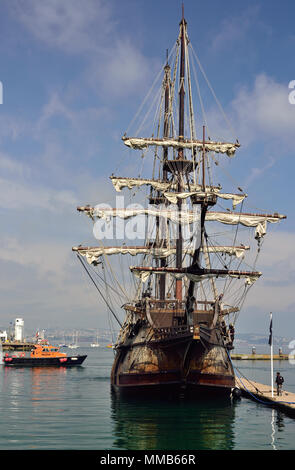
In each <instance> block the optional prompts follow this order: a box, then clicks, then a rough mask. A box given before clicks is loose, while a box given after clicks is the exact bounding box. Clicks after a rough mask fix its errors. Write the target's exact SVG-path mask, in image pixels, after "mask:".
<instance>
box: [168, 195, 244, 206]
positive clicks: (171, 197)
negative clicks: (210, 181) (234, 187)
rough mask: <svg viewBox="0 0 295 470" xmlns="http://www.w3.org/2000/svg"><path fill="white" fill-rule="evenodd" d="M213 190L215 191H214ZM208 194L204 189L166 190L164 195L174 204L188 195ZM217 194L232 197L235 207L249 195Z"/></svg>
mask: <svg viewBox="0 0 295 470" xmlns="http://www.w3.org/2000/svg"><path fill="white" fill-rule="evenodd" d="M212 192H213V193H214V191H212ZM206 194H208V193H207V192H205V193H204V192H202V191H191V192H182V193H172V192H164V196H165V197H166V199H168V201H169V202H171V203H172V204H177V200H178V199H186V198H188V197H191V196H195V195H198V196H201V197H205V196H206ZM217 196H218V197H220V198H222V199H232V203H233V209H235V208H236V206H237V205H238V204H240V203H241V202H243V200H244V199H245V197H247V195H246V194H241V195H240V194H226V193H225V194H223V193H220V192H218V193H217Z"/></svg>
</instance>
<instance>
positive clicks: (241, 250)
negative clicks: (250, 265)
mask: <svg viewBox="0 0 295 470" xmlns="http://www.w3.org/2000/svg"><path fill="white" fill-rule="evenodd" d="M249 249H250V247H249V246H210V247H203V248H201V251H202V252H206V253H226V254H229V255H233V256H236V257H237V258H241V257H242V256H244V254H245V250H249ZM72 250H73V251H76V252H78V253H79V254H80V255H81V256H84V257H85V258H86V261H87V262H88V263H89V264H92V263H97V262H98V261H99V258H100V257H101V256H103V255H107V256H111V255H119V254H120V255H127V254H128V255H131V256H136V255H151V256H153V257H154V258H167V257H168V256H171V255H175V254H176V248H173V247H172V248H162V247H161V248H154V247H146V246H134V247H133V246H124V245H123V246H106V247H85V248H84V247H73V248H72ZM194 251H195V250H193V249H192V248H187V249H186V248H184V249H183V254H187V255H191V256H192V255H193V254H194Z"/></svg>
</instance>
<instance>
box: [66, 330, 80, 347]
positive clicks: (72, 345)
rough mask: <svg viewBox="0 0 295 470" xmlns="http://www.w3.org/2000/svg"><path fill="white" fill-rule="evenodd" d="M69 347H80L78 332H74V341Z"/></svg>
mask: <svg viewBox="0 0 295 470" xmlns="http://www.w3.org/2000/svg"><path fill="white" fill-rule="evenodd" d="M68 347H69V348H70V349H77V348H79V345H78V332H76V333H73V342H72V343H71V344H69V345H68Z"/></svg>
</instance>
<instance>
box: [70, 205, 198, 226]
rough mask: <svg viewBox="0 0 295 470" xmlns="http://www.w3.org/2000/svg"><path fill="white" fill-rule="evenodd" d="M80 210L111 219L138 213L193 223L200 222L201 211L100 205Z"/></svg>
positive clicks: (175, 221)
mask: <svg viewBox="0 0 295 470" xmlns="http://www.w3.org/2000/svg"><path fill="white" fill-rule="evenodd" d="M78 210H79V211H80V212H85V213H86V214H87V215H88V216H89V217H91V218H98V219H104V220H106V221H109V220H110V218H111V217H119V218H121V219H129V218H130V217H136V216H138V215H148V216H153V217H164V218H165V219H168V220H170V221H171V222H174V223H181V224H192V223H194V222H198V221H199V219H200V213H199V211H198V210H196V211H194V212H193V211H180V212H179V211H178V210H177V209H176V210H159V209H153V208H149V209H112V208H100V207H89V206H85V207H79V208H78Z"/></svg>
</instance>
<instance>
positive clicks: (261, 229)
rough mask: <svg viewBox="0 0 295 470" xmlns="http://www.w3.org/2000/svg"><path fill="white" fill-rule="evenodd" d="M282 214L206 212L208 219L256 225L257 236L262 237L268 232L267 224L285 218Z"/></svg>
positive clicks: (233, 223) (226, 222) (247, 225)
mask: <svg viewBox="0 0 295 470" xmlns="http://www.w3.org/2000/svg"><path fill="white" fill-rule="evenodd" d="M285 218H286V216H285V215H282V214H270V215H264V214H242V213H234V212H213V211H209V212H207V213H206V220H207V221H215V222H221V223H222V224H229V225H237V224H242V225H244V226H246V227H256V230H255V238H261V237H263V236H264V235H265V234H266V224H267V222H270V223H272V224H274V223H277V222H279V221H280V220H281V219H285Z"/></svg>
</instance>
